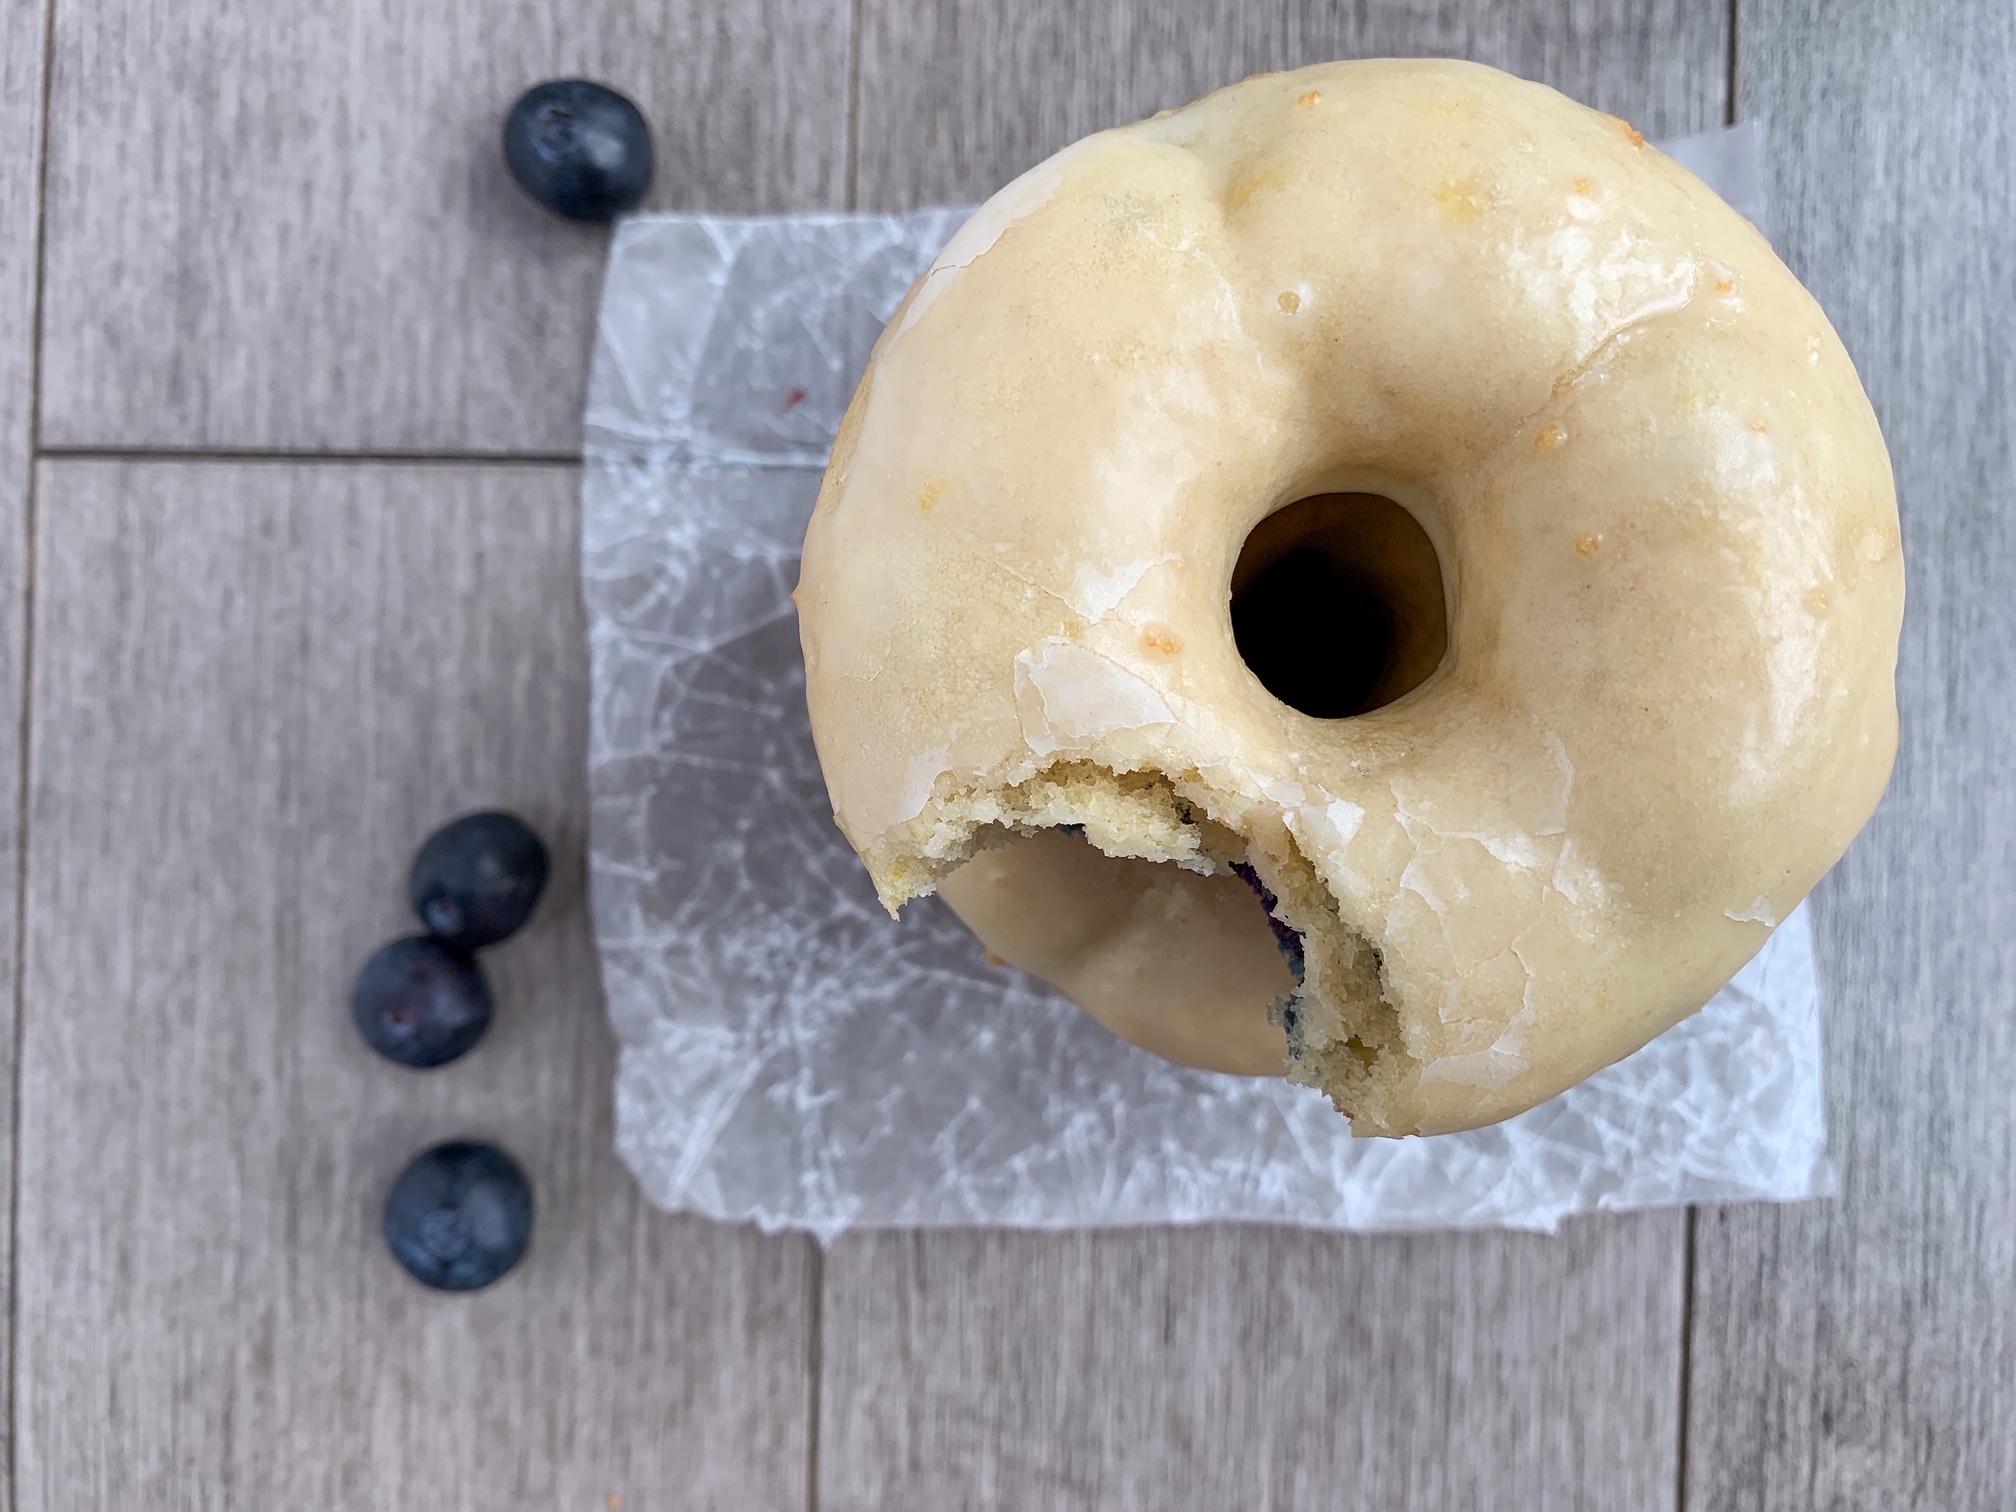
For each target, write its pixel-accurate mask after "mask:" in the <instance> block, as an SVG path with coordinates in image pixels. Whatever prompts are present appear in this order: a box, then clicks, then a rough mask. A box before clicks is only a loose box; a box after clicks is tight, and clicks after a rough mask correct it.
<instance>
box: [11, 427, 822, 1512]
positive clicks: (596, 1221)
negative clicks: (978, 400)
mask: <svg viewBox="0 0 2016 1512" xmlns="http://www.w3.org/2000/svg"><path fill="white" fill-rule="evenodd" d="M576 489H577V478H576V476H575V474H574V473H573V472H572V471H571V470H569V469H564V468H539V467H460V466H400V467H383V466H373V465H343V464H321V465H317V466H296V465H291V464H284V463H254V464H248V465H197V464H173V463H169V464H153V465H111V464H99V463H86V462H68V463H52V464H45V465H44V466H43V469H42V472H41V497H42V500H43V518H44V521H45V529H44V539H43V550H42V558H41V572H40V583H39V592H38V594H37V600H36V604H37V609H36V614H37V626H36V636H37V639H36V645H37V648H38V651H37V676H36V697H35V723H34V735H33V771H34V779H33V790H32V805H31V816H32V829H31V841H30V849H31V851H32V861H31V865H30V869H29V873H28V875H29V879H30V881H29V896H28V899H27V907H26V920H27V927H26V992H25V1001H26V1004H27V1013H26V1030H25V1041H24V1048H23V1063H24V1068H25V1071H24V1076H23V1109H22V1133H21V1147H22V1152H23V1159H22V1165H21V1170H22V1182H21V1187H20V1219H21V1236H22V1246H21V1254H20V1275H19V1284H20V1301H19V1309H20V1325H19V1326H20V1334H19V1358H20V1365H19V1380H18V1390H19V1393H20V1401H19V1421H20V1446H19V1447H20V1465H19V1474H20V1487H21V1499H20V1504H21V1506H23V1507H25V1508H35V1509H38V1512H40V1509H47V1512H95V1509H105V1512H133V1509H141V1508H144V1509H147V1512H169V1509H181V1508H190V1509H195V1508H205V1509H209V1508H245V1509H257V1512H267V1509H277V1508H295V1507H298V1508H359V1509H362V1508H381V1507H382V1508H399V1507H411V1508H421V1507H425V1508H429V1509H433V1508H463V1509H469V1512H512V1509H518V1508H526V1509H532V1508H538V1509H567V1508H582V1509H602V1508H604V1507H613V1506H616V1505H617V1502H616V1501H614V1500H612V1499H611V1498H616V1497H620V1498H621V1505H622V1507H623V1508H624V1509H625V1512H660V1509H671V1508H678V1509H682V1512H683V1509H688V1508H703V1507H704V1508H720V1509H723V1512H746V1509H791V1512H800V1509H802V1508H803V1507H804V1505H805V1493H806V1484H805V1481H806V1474H807V1465H808V1459H809V1450H808V1429H809V1421H808V1408H809V1387H810V1376H809V1357H808V1347H809V1344H810V1339H809V1335H808V1328H809V1319H810V1316H811V1309H812V1307H813V1305H814V1302H813V1286H814V1277H815V1275H816V1268H815V1267H814V1265H813V1263H812V1259H811V1253H810V1249H809V1246H808V1245H807V1244H806V1243H805V1242H804V1241H802V1240H797V1239H764V1238H762V1237H760V1236H758V1235H756V1234H755V1233H754V1232H753V1231H748V1230H742V1229H734V1228H725V1227H715V1226H711V1225H707V1224H703V1223H698V1222H694V1221H690V1220H677V1219H672V1218H668V1217H666V1216H664V1215H662V1214H657V1213H654V1212H652V1211H650V1210H648V1209H647V1208H645V1206H644V1204H643V1201H642V1199H641V1197H640V1196H639V1195H638V1192H637V1190H636V1188H635V1186H634V1185H633V1183H632V1182H631V1180H630V1178H629V1176H628V1175H627V1173H625V1172H624V1171H623V1170H622V1169H621V1167H620V1166H619V1165H618V1163H617V1161H616V1160H615V1157H614V1156H613V1155H612V1154H611V1153H610V1108H609V1097H610V1075H611V1069H612V1067H611V1063H612V1046H611V1039H610V1035H609V1031H608V1027H607V1024H606V1022H605V1020H604V1017H603V1014H602V1009H601V1003H600V999H599V993H598V991H597V986H596V971H595V956H594V948H593V945H592V943H591V940H590V935H589V929H588V922H587V917H586V908H585V903H584V901H583V864H582V855H583V845H584V833H583V832H584V827H585V823H586V802H585V795H584V791H583V768H582V748H583V742H584V738H585V735H584V732H585V717H586V713H585V706H586V691H587V688H586V681H587V679H586V667H585V652H584V648H583V638H582V622H581V609H580V603H579V596H578V585H577V579H576V571H577V567H576V551H577V545H576V543H577V530H578V517H577V506H576ZM493 803H501V804H504V805H508V806H511V807H514V808H518V809H520V810H521V811H523V812H524V813H526V814H527V815H528V816H529V817H530V818H531V819H532V820H533V821H534V822H535V823H536V824H537V825H538V826H539V827H540V828H541V829H542V830H543V831H544V832H545V833H546V834H547V836H548V837H549V839H550V840H551V842H552V844H553V848H554V854H555V858H556V876H555V881H554V885H553V887H552V890H551V893H550V895H549V897H548V898H547V900H546V902H545V903H544V904H543V905H542V908H541V911H540V914H539V915H538V917H537V918H536V919H535V921H534V923H533V925H532V926H531V927H530V929H529V930H528V931H527V932H526V933H525V934H524V935H523V936H522V937H520V938H518V939H516V940H513V941H511V942H509V943H508V944H506V945H505V946H504V947H502V948H501V949H500V950H499V951H497V952H495V953H494V954H493V955H492V956H491V958H490V960H491V967H490V969H491V971H492V976H493V981H494V983H495V986H496V991H497V994H498V999H499V1005H500V1009H499V1019H498V1022H497V1024H496V1025H495V1026H494V1027H493V1029H492V1031H491V1034H490V1036H489V1037H488V1038H487V1039H486V1040H485V1041H484V1043H482V1044H481V1045H480V1046H479V1047H478V1048H477V1049H476V1050H475V1051H474V1052H473V1053H472V1054H471V1055H470V1056H469V1057H468V1058H467V1059H466V1060H464V1061H462V1062H458V1063H457V1064H456V1065H454V1066H451V1067H448V1068H446V1069H443V1070H441V1071H437V1072H433V1073H417V1072H410V1071H405V1070H402V1069H400V1068H398V1067H395V1066H392V1065H390V1064H388V1063H386V1062H384V1061H381V1060H378V1059H377V1058H376V1057H374V1056H373V1055H371V1054H370V1053H369V1052H368V1051H367V1050H366V1049H365V1048H364V1047H363V1045H362V1043H361V1042H360V1041H359V1039H358V1037H357V1035H356V1033H355V1030H354V1029H353V1027H352V1026H351V1024H350V1022H349V1018H348V1011H347V995H348V989H349V984H350V980H351V977H352V974H353V973H354V971H355V969H356V967H357V965H358V963H359V962H360V961H361V960H362V959H363V957H364V956H365V955H366V954H367V953H368V952H369V951H370V950H371V949H373V948H374V947H375V946H376V944H377V943H378V942H379V941H380V940H382V939H384V938H386V937H388V936H389V935H391V934H393V933H395V932H401V931H404V930H408V929H410V928H411V927H412V921H411V919H410V917H409V916H408V915H407V912H406V909H405V906H404V903H403V880H404V874H405V867H406V864H407V862H408V860H409V858H410V856H411V854H412V851H413V848H414V846H415V845H416V843H417V842H418V840H419V839H420V838H421V837H422V836H423V835H424V834H425V833H426V832H427V830H428V829H429V828H430V827H431V826H432V825H434V824H435V823H437V822H439V821H440V820H442V819H444V818H446V817H448V816H449V815H451V814H453V813H455V812H458V811H461V810H463V809H466V808H469V807H473V806H482V805H488V804H493ZM465 1132H466V1133H474V1134H477V1135H479V1136H485V1137H492V1138H497V1139H499V1140H500V1141H501V1142H503V1143H504V1144H505V1145H506V1146H507V1147H508V1148H510V1149H512V1150H513V1151H514V1152H515V1153H516V1154H517V1155H518V1156H519V1158H520V1159H521V1160H522V1161H523V1162H524V1164H525V1166H526V1168H527V1170H528V1172H529V1173H530V1175H531V1177H532V1180H533V1183H534V1187H535V1190H536V1193H537V1202H538V1211H539V1218H538V1227H537V1231H536V1233H535V1236H534V1239H533V1245H532V1249H531V1252H530V1255H529V1256H528V1258H527V1260H526V1261H525V1262H524V1264H523V1265H522V1266H521V1268H520V1269H519V1270H518V1271H516V1272H514V1273H513V1274H512V1275H510V1276H508V1277H507V1278H505V1279H504V1280H503V1281H502V1282H500V1283H499V1284H498V1285H497V1286H496V1287H495V1288H493V1289H492V1290H490V1291H487V1292H484V1293H480V1294H477V1295H474V1296H461V1297H454V1296H444V1295H440V1294H436V1293H430V1292H426V1291H424V1290H422V1289H421V1288H420V1287H419V1286H417V1285H416V1284H414V1283H413V1282H411V1281H410V1280H408V1279H407V1278H406V1277H405V1275H404V1274H403V1273H401V1272H400V1271H399V1270H398V1269H396V1267H395V1266H394V1264H393V1262H392V1260H391V1259H390V1257H389V1256H388V1254H387V1253H386V1251H385V1248H384V1246H383V1243H382V1241H381V1239H380V1237H379V1233H378V1222H379V1214H380V1204H381V1202H382V1199H383V1195H384V1192H385V1190H386V1187H387V1186H388V1184H389V1183H390V1181H391V1180H392V1178H393V1176H394V1175H395V1174H396V1173H397V1172H398V1171H399V1169H400V1168H401V1167H402V1166H403V1165H404V1163H405V1162H406V1160H407V1159H408V1158H409V1157H410V1156H411V1155H412V1154H414V1153H415V1152H417V1151H419V1150H420V1149H422V1148H424V1147H426V1146H427V1145H429V1144H431V1143H433V1142H434V1141H436V1140H438V1139H441V1138H446V1137H451V1136H454V1135H458V1134H462V1133H465Z"/></svg>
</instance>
